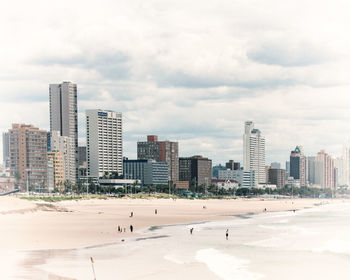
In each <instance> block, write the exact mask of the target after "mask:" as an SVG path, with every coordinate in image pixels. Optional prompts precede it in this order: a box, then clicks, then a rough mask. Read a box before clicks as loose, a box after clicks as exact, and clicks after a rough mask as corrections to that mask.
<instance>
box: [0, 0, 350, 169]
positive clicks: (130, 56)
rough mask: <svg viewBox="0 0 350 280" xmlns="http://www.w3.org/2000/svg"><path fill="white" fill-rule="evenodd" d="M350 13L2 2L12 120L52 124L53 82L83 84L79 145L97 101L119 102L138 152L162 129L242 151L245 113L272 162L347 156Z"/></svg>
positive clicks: (281, 5) (324, 7)
mask: <svg viewBox="0 0 350 280" xmlns="http://www.w3.org/2000/svg"><path fill="white" fill-rule="evenodd" d="M349 10H350V2H349V1H345V0H344V1H339V0H332V1H322V0H315V1H308V0H302V1H301V0H293V1H288V0H284V1H281V0H279V1H277V0H275V1H273V0H256V1H252V0H227V1H226V0H222V1H220V0H216V1H206V0H201V1H199V0H190V1H189V0H176V1H175V0H174V1H168V0H159V1H155V0H147V1H145V0H139V1H133V0H126V1H122V0H112V1H106V0H99V1H86V0H85V1H76V0H75V1H62V0H61V1H47V0H45V1H35V0H32V1H18V0H17V1H16V0H11V1H6V0H3V1H2V5H1V8H0V35H1V39H0V40H1V46H0V50H1V51H0V100H1V110H0V129H1V131H6V130H7V129H8V128H10V126H11V123H13V122H17V123H27V124H28V123H31V124H34V125H35V126H38V127H40V128H42V129H49V106H48V97H49V93H48V85H49V84H50V83H60V82H62V81H72V82H74V83H77V84H78V102H79V103H78V107H79V135H80V139H79V142H80V143H81V144H84V143H85V124H84V120H85V113H84V112H85V110H86V109H92V108H100V109H110V110H115V111H119V112H122V113H123V125H124V155H125V156H128V157H129V158H134V157H136V142H137V140H144V139H145V138H146V135H147V134H158V135H159V138H160V139H169V140H177V141H179V145H180V156H191V155H194V154H202V155H204V156H207V157H209V158H211V159H213V161H214V163H225V162H226V161H227V160H229V159H234V160H238V161H241V160H242V150H243V143H242V134H243V126H244V121H245V120H253V121H254V122H255V124H256V127H257V128H259V129H260V130H261V131H262V133H263V134H264V135H265V137H266V158H267V160H266V161H267V163H270V162H271V161H279V162H284V161H285V160H286V159H288V157H289V153H290V150H292V149H293V148H294V147H295V146H296V145H303V147H304V150H305V153H306V154H307V155H313V154H315V153H317V152H318V151H319V150H321V149H325V150H326V151H327V152H329V153H330V154H332V155H335V156H336V155H340V154H341V149H342V145H343V144H344V143H345V142H347V140H348V139H349V138H350V90H349V89H350V59H349V57H350V56H349V54H350V36H349V26H350V17H349ZM1 141H2V139H1ZM283 166H284V164H283Z"/></svg>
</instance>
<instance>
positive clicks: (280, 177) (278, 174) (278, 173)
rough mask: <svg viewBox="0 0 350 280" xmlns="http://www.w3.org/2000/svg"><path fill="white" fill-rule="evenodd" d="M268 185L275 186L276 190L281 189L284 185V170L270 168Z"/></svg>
mask: <svg viewBox="0 0 350 280" xmlns="http://www.w3.org/2000/svg"><path fill="white" fill-rule="evenodd" d="M268 172H269V182H268V183H269V184H273V185H276V186H277V188H283V187H284V186H285V184H286V170H284V169H280V168H270V169H269V170H268Z"/></svg>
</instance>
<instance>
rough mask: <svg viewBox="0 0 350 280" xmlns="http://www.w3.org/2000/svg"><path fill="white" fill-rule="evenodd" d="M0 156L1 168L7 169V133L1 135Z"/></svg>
mask: <svg viewBox="0 0 350 280" xmlns="http://www.w3.org/2000/svg"><path fill="white" fill-rule="evenodd" d="M2 155H3V167H4V168H7V167H8V165H9V162H8V161H9V134H8V132H3V133H2Z"/></svg>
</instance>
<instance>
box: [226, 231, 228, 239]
mask: <svg viewBox="0 0 350 280" xmlns="http://www.w3.org/2000/svg"><path fill="white" fill-rule="evenodd" d="M226 240H228V229H227V230H226Z"/></svg>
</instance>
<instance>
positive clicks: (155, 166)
mask: <svg viewBox="0 0 350 280" xmlns="http://www.w3.org/2000/svg"><path fill="white" fill-rule="evenodd" d="M123 169H124V177H125V178H126V179H138V180H141V182H142V184H143V185H147V186H148V185H166V184H168V163H166V162H160V161H159V162H157V161H155V160H151V159H139V160H129V159H124V160H123Z"/></svg>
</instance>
